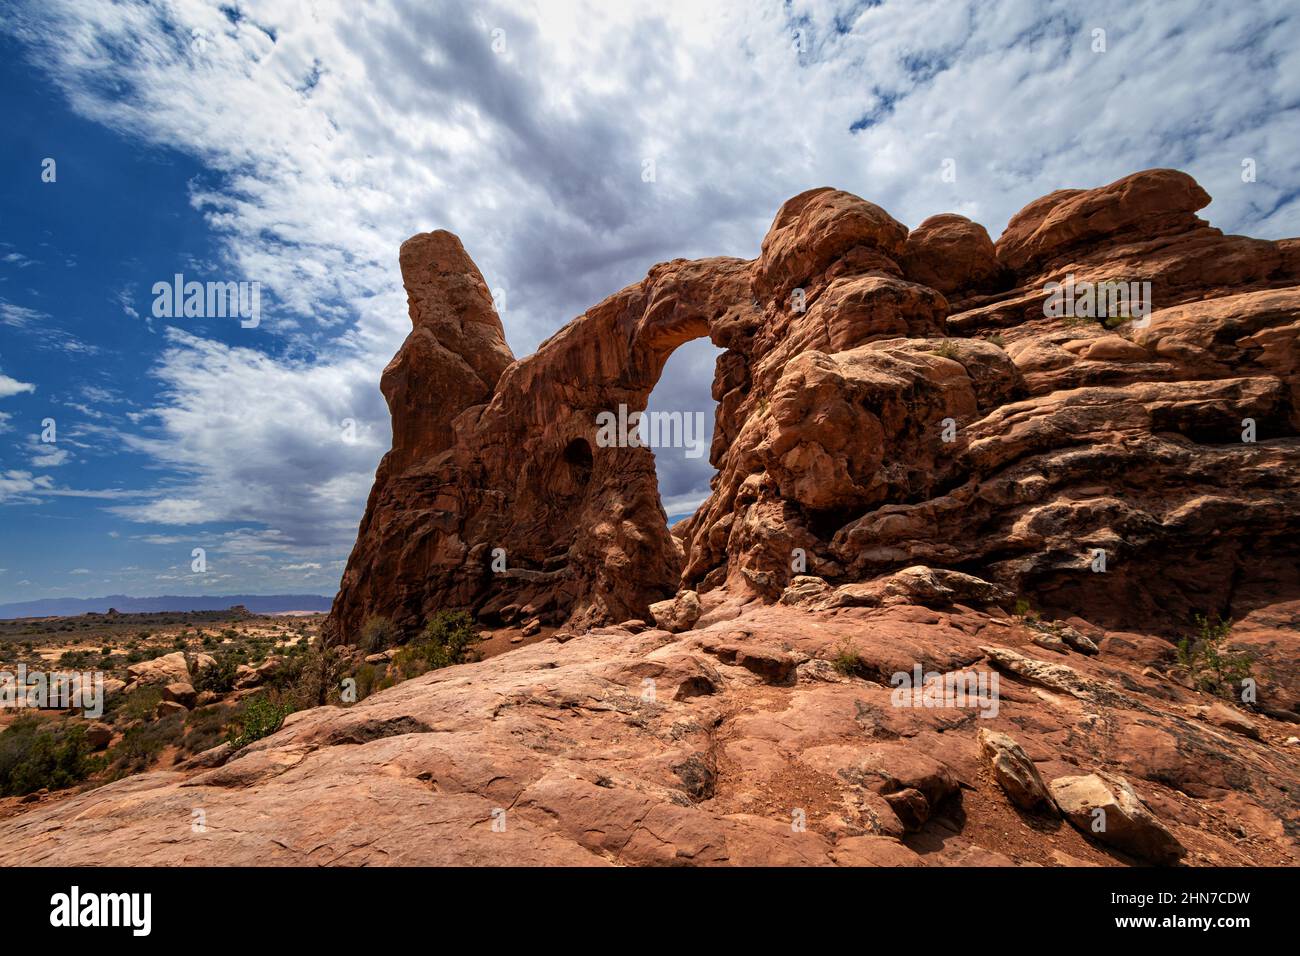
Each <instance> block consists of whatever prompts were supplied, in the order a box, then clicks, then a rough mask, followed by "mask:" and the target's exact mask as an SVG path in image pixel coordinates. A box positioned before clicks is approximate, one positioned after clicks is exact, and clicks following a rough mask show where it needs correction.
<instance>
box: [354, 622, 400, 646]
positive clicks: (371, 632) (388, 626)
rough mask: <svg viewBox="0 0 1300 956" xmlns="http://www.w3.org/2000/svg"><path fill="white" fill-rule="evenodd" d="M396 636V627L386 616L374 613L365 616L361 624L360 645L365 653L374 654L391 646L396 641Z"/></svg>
mask: <svg viewBox="0 0 1300 956" xmlns="http://www.w3.org/2000/svg"><path fill="white" fill-rule="evenodd" d="M397 637H398V634H397V628H395V627H393V622H392V621H390V620H389V619H388V618H386V617H379V616H378V615H375V616H374V617H369V618H366V623H365V624H363V625H361V646H362V647H364V648H365V649H366V652H367V653H370V654H374V653H377V652H379V651H382V650H386V649H387V648H390V647H392V646H393V645H395V644H396V643H397Z"/></svg>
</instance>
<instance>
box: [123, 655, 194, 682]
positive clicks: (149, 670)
mask: <svg viewBox="0 0 1300 956" xmlns="http://www.w3.org/2000/svg"><path fill="white" fill-rule="evenodd" d="M126 672H127V675H128V676H129V683H130V685H131V686H132V687H154V686H157V685H166V684H177V683H188V682H189V680H190V669H189V665H188V664H186V662H185V655H184V653H182V652H181V651H175V652H173V653H171V654H164V655H163V656H162V657H155V658H154V659H153V660H151V661H140V662H139V663H136V664H132V665H130V666H129V667H128V668H127V669H126Z"/></svg>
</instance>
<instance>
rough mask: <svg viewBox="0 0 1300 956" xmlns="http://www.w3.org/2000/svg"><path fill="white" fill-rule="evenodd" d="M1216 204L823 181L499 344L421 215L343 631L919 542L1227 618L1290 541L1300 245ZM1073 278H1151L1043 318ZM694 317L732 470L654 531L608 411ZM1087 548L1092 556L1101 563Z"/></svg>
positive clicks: (637, 395) (1167, 613)
mask: <svg viewBox="0 0 1300 956" xmlns="http://www.w3.org/2000/svg"><path fill="white" fill-rule="evenodd" d="M1208 201H1209V197H1208V196H1207V195H1206V193H1205V192H1204V190H1202V189H1201V188H1200V187H1199V186H1198V185H1197V184H1196V183H1195V182H1194V181H1193V180H1192V179H1191V177H1189V176H1187V175H1185V174H1183V173H1180V172H1176V171H1174V170H1151V171H1148V172H1144V173H1137V174H1134V175H1133V176H1129V177H1126V178H1125V179H1122V180H1120V181H1118V182H1116V183H1112V184H1111V185H1109V186H1105V187H1101V188H1098V189H1090V190H1060V191H1058V192H1055V193H1052V194H1051V195H1049V196H1046V197H1044V198H1042V199H1040V200H1037V201H1035V202H1033V203H1031V204H1030V205H1029V206H1028V207H1026V208H1025V209H1024V210H1023V211H1021V212H1020V213H1018V214H1017V215H1016V216H1015V217H1013V218H1012V220H1011V222H1010V224H1009V225H1008V227H1007V230H1006V232H1005V233H1004V234H1003V236H1002V237H1001V238H1000V239H999V240H998V241H997V243H996V244H995V243H993V242H992V241H991V240H990V238H989V236H988V233H987V232H986V231H985V230H984V228H983V227H981V226H979V225H978V224H975V223H972V222H970V221H969V220H966V219H964V218H962V217H960V216H952V215H945V216H935V217H932V218H930V219H928V220H927V221H926V222H925V223H923V224H922V225H921V226H920V227H919V228H918V229H916V230H915V231H913V232H912V233H910V234H909V232H908V230H907V228H906V227H905V226H903V225H902V224H901V223H899V222H897V221H895V220H894V219H893V218H892V217H891V216H889V214H888V213H887V212H885V211H884V210H883V209H881V208H880V207H878V206H875V205H873V204H872V203H869V202H866V201H864V200H862V199H859V198H857V197H856V196H852V195H850V194H848V193H845V192H842V191H837V190H831V189H814V190H810V191H808V192H806V193H803V194H801V195H799V196H796V197H795V198H793V199H791V200H790V201H788V202H787V203H785V205H783V206H782V207H781V209H780V211H779V212H778V213H777V216H776V219H775V221H774V222H773V225H772V228H771V231H770V232H769V234H768V236H767V238H766V239H765V240H764V242H763V247H762V254H761V255H760V256H759V258H758V259H756V260H753V261H743V260H738V259H706V260H700V261H696V262H686V261H683V260H674V261H673V262H669V263H664V264H662V265H659V266H656V267H655V268H653V269H652V270H651V271H650V274H649V275H648V276H647V277H646V278H645V279H644V280H642V281H641V282H640V283H637V284H636V285H634V286H630V287H629V288H627V289H624V290H623V291H622V292H619V293H617V294H616V295H614V296H611V297H610V298H609V299H606V300H605V301H604V302H602V303H600V304H599V305H597V306H595V307H593V308H592V309H590V310H589V311H588V312H587V313H586V314H585V315H582V316H580V317H579V318H577V319H575V320H574V321H573V322H571V323H569V324H568V325H567V326H565V327H564V328H563V329H561V330H560V331H559V332H558V333H556V334H555V335H554V336H553V337H552V338H551V339H549V340H548V341H547V342H545V343H543V345H542V346H541V347H540V348H539V349H538V350H537V352H536V353H535V354H533V355H531V356H529V357H527V358H525V359H522V360H519V361H511V355H510V352H509V350H508V349H507V347H506V345H505V341H504V335H503V332H502V328H501V323H500V320H499V318H498V317H497V316H496V314H495V313H494V312H493V311H492V306H491V302H490V298H489V296H488V293H487V290H486V287H485V285H484V283H483V280H482V277H481V276H480V275H479V273H478V270H477V269H476V268H475V267H474V265H473V263H472V262H470V260H469V259H468V257H467V256H466V255H465V253H464V250H463V249H462V248H461V247H460V244H459V242H457V241H456V240H455V238H454V237H452V236H450V235H448V234H446V233H431V234H428V235H424V236H417V237H415V238H413V239H411V240H410V241H408V242H407V243H406V244H405V245H404V246H403V249H402V257H401V263H402V274H403V278H404V281H405V283H406V287H407V292H408V295H409V298H410V308H411V317H412V322H413V324H414V326H415V329H414V331H413V332H412V334H411V338H410V339H408V341H407V342H406V344H405V345H403V347H402V350H401V352H400V353H399V354H398V356H397V358H395V359H394V361H393V364H392V365H391V366H390V367H389V369H388V370H387V371H386V372H385V375H384V381H383V387H384V394H385V396H386V397H387V399H388V401H389V405H390V407H391V409H392V413H393V433H394V446H393V451H392V452H390V453H389V455H388V456H387V457H386V458H385V460H384V462H383V464H382V465H381V466H380V469H379V473H378V475H377V478H376V482H375V487H374V491H373V492H372V495H371V499H370V502H369V505H368V507H367V510H366V516H365V519H364V520H363V522H362V526H361V532H360V535H359V536H358V540H357V545H356V549H355V551H354V552H353V555H352V558H351V560H350V561H349V564H348V568H347V571H346V573H345V575H344V578H343V584H342V588H341V590H340V593H339V597H338V599H337V601H336V603H335V607H334V611H333V615H332V625H333V626H334V627H335V628H336V633H337V636H338V637H340V638H341V639H342V640H344V641H351V640H353V639H354V638H355V635H356V634H357V632H358V630H359V628H360V626H361V624H362V623H363V622H364V620H365V619H366V618H367V617H368V616H371V615H379V616H384V617H389V618H392V619H393V620H394V621H395V622H396V623H397V624H398V625H399V627H402V628H406V629H410V628H413V627H416V626H418V625H419V624H420V623H421V622H422V621H423V620H425V619H426V618H427V617H428V616H429V615H430V614H431V613H433V612H434V611H436V610H437V609H439V608H444V607H459V608H467V609H469V610H471V611H473V612H474V613H476V614H478V615H479V616H480V617H482V618H483V619H484V620H486V621H492V622H495V621H498V620H501V619H504V620H506V621H507V622H508V621H509V620H512V619H514V618H515V617H516V616H529V617H531V616H541V617H542V618H543V620H545V621H547V622H548V623H555V624H559V623H564V622H569V621H571V622H572V624H573V625H574V626H575V627H583V626H587V625H592V624H612V623H616V622H618V621H623V620H627V619H630V618H641V619H648V613H649V605H650V604H652V603H654V602H656V601H659V600H662V599H664V598H668V597H671V596H672V595H673V594H674V593H675V592H676V591H677V590H678V589H679V588H689V589H693V590H697V591H700V592H702V593H706V592H708V591H710V590H713V589H718V588H726V589H727V591H728V593H730V594H732V595H736V596H761V597H764V598H766V599H768V600H772V599H775V598H776V597H777V596H778V595H779V594H780V592H781V590H782V589H783V588H784V587H785V585H786V584H788V583H789V581H790V580H791V578H792V577H793V575H794V574H796V573H799V571H801V570H806V571H807V572H808V573H812V574H816V575H819V576H821V577H823V578H825V579H826V580H828V581H832V582H836V583H845V582H851V581H858V580H862V579H865V578H870V577H873V576H875V575H879V574H884V573H887V572H889V571H893V570H897V569H899V568H902V567H905V566H907V565H910V564H915V563H918V562H919V563H924V564H927V565H932V566H936V567H946V568H951V569H954V570H963V571H969V572H972V573H976V574H979V575H981V576H983V577H985V578H987V579H989V580H991V581H995V582H997V583H999V584H1001V585H1003V586H1005V587H1007V588H1009V589H1011V590H1013V591H1015V592H1017V593H1018V594H1022V595H1024V596H1026V597H1029V598H1032V599H1033V600H1034V601H1035V602H1036V603H1039V604H1042V605H1044V606H1046V607H1048V608H1050V609H1052V610H1058V611H1061V612H1071V613H1075V612H1080V611H1084V610H1090V611H1092V612H1093V613H1095V614H1098V615H1100V616H1101V617H1100V619H1103V620H1104V621H1105V622H1106V623H1108V624H1110V625H1113V626H1120V625H1129V626H1136V625H1142V626H1150V627H1153V628H1156V629H1160V628H1162V627H1164V626H1166V625H1169V624H1171V623H1173V622H1177V623H1178V624H1179V625H1181V624H1182V623H1183V622H1184V621H1185V620H1186V619H1187V618H1188V616H1189V615H1190V614H1191V613H1192V612H1193V611H1195V610H1199V611H1202V612H1207V611H1213V612H1216V613H1219V614H1220V615H1222V616H1224V617H1228V616H1231V615H1233V614H1234V613H1235V609H1234V598H1235V596H1236V591H1237V589H1239V588H1240V587H1241V586H1242V585H1243V584H1248V583H1249V582H1251V581H1255V580H1259V579H1260V577H1261V575H1264V576H1275V575H1279V574H1281V575H1283V576H1285V575H1286V574H1288V573H1290V572H1288V571H1286V570H1285V568H1286V567H1287V566H1289V565H1292V564H1293V563H1294V562H1293V561H1292V560H1291V559H1292V558H1293V557H1294V556H1295V554H1296V551H1295V547H1294V545H1293V543H1292V542H1294V541H1295V540H1296V538H1297V535H1296V532H1297V530H1300V529H1298V528H1297V522H1298V521H1300V507H1297V487H1298V485H1300V471H1298V470H1297V469H1296V468H1295V464H1296V457H1297V445H1296V438H1295V436H1296V434H1297V431H1298V430H1300V411H1297V410H1298V409H1300V402H1298V401H1297V398H1298V397H1300V396H1298V395H1297V387H1298V383H1300V376H1298V374H1297V368H1296V348H1295V340H1296V335H1297V330H1298V329H1300V324H1298V323H1300V292H1298V291H1297V289H1296V286H1295V283H1296V282H1297V276H1298V275H1300V272H1298V270H1300V249H1297V244H1296V241H1295V240H1286V241H1283V242H1268V241H1265V240H1258V239H1249V238H1246V237H1242V236H1225V235H1223V234H1222V233H1221V232H1220V231H1219V230H1217V229H1214V228H1212V227H1211V226H1209V225H1207V224H1206V223H1205V222H1203V221H1202V220H1200V219H1198V218H1197V217H1196V214H1195V213H1196V210H1197V209H1199V208H1201V207H1202V206H1204V205H1205V204H1206V203H1207V202H1208ZM1071 275H1072V276H1074V277H1075V281H1076V282H1079V283H1083V282H1101V281H1105V280H1119V279H1122V280H1123V281H1125V282H1149V283H1150V284H1151V299H1152V301H1153V303H1154V307H1155V311H1154V314H1153V315H1151V316H1149V317H1148V320H1147V321H1146V322H1145V323H1139V322H1133V321H1130V322H1120V323H1118V324H1117V325H1114V327H1108V325H1106V324H1103V323H1100V322H1096V321H1082V322H1080V321H1071V320H1069V319H1061V318H1056V319H1048V318H1045V317H1044V314H1043V300H1044V292H1043V290H1044V287H1045V286H1046V284H1047V283H1049V282H1053V281H1063V280H1064V279H1065V278H1066V277H1067V276H1071ZM704 336H708V337H709V338H710V339H711V340H712V341H713V342H714V343H715V344H716V345H718V346H720V347H721V348H723V349H725V352H724V353H723V354H722V355H721V357H720V358H719V359H718V362H717V370H716V373H715V376H714V382H713V394H714V397H715V398H716V399H717V401H718V409H717V417H716V425H715V431H714V442H713V447H712V451H711V461H712V463H713V464H714V465H715V466H716V468H717V469H718V474H717V477H716V478H715V480H714V483H713V493H712V495H711V496H710V497H709V499H708V500H707V501H706V502H705V503H704V504H703V505H702V506H701V507H700V509H699V510H698V511H697V513H696V514H695V515H694V516H693V517H692V518H691V519H690V520H689V521H687V522H686V523H685V524H684V525H683V526H681V527H680V528H678V529H677V534H676V535H675V536H674V535H670V534H669V533H668V531H667V529H666V528H665V522H664V515H663V510H662V507H661V505H660V502H659V498H658V493H657V487H656V479H655V472H654V462H653V457H652V455H651V453H650V451H649V450H647V449H644V448H620V447H613V448H605V447H600V446H599V443H598V442H597V440H596V438H597V424H596V423H597V416H599V415H600V414H601V413H602V412H609V411H616V410H617V409H618V408H619V406H620V405H624V406H626V407H627V408H628V409H630V410H633V411H636V410H640V409H644V408H645V407H646V402H647V399H648V397H649V394H650V391H651V389H652V388H653V387H654V385H655V383H656V381H657V380H658V377H659V373H660V371H661V370H662V368H663V365H664V362H665V361H666V359H667V357H668V355H669V354H671V352H672V351H673V349H675V348H676V347H677V346H679V345H681V344H682V343H683V342H686V341H688V340H690V339H692V338H698V337H704ZM1246 419H1250V420H1251V421H1253V422H1254V428H1255V432H1256V436H1257V440H1256V441H1254V442H1253V443H1247V442H1243V441H1242V440H1241V435H1242V433H1243V428H1244V426H1243V421H1244V420H1246ZM945 426H947V429H946V430H945ZM946 439H947V440H946ZM1098 550H1104V551H1105V552H1106V560H1107V568H1108V570H1107V573H1105V574H1092V573H1088V569H1089V567H1090V564H1091V561H1092V556H1093V555H1094V554H1095V553H1096V552H1097V551H1098ZM503 565H504V567H505V570H504V571H501V570H500V569H501V567H502V566H503ZM1244 607H1245V606H1244V605H1243V608H1244ZM1238 616H1239V615H1238Z"/></svg>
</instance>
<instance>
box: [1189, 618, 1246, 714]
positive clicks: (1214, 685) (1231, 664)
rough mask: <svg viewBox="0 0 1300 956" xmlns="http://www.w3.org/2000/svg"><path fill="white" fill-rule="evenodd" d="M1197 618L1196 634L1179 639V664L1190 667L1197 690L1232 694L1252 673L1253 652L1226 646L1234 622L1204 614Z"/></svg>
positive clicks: (1190, 674) (1190, 673)
mask: <svg viewBox="0 0 1300 956" xmlns="http://www.w3.org/2000/svg"><path fill="white" fill-rule="evenodd" d="M1195 621H1196V627H1197V635H1196V637H1184V638H1183V639H1182V640H1181V641H1179V642H1178V663H1179V664H1181V665H1182V666H1183V667H1185V668H1187V673H1188V675H1189V676H1190V677H1191V679H1192V682H1193V683H1194V684H1195V685H1196V687H1197V689H1198V690H1204V691H1209V692H1210V693H1212V694H1227V695H1228V696H1231V695H1232V691H1233V686H1234V685H1235V684H1239V683H1241V681H1243V680H1245V679H1246V678H1247V677H1249V676H1250V668H1251V664H1252V663H1253V661H1252V658H1251V655H1250V654H1247V653H1244V652H1239V651H1233V650H1231V649H1230V648H1229V647H1228V646H1227V645H1226V643H1225V642H1226V641H1227V639H1228V635H1229V633H1230V632H1231V631H1232V622H1231V621H1223V620H1220V619H1219V617H1218V615H1214V616H1212V617H1211V616H1207V615H1204V614H1197V615H1196V617H1195Z"/></svg>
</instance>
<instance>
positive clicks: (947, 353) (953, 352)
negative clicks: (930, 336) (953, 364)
mask: <svg viewBox="0 0 1300 956" xmlns="http://www.w3.org/2000/svg"><path fill="white" fill-rule="evenodd" d="M934 354H935V355H939V356H942V357H943V358H946V359H956V358H957V356H958V355H960V354H961V351H960V350H959V349H958V348H957V343H956V342H954V341H953V340H952V339H944V340H943V341H942V342H940V343H939V347H938V348H936V349H935V350H934Z"/></svg>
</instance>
